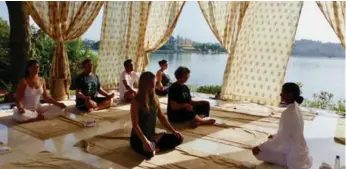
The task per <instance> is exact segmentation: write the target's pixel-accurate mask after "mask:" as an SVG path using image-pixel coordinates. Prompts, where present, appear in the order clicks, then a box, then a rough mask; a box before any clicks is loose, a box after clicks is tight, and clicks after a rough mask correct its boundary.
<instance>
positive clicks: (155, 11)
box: [135, 1, 185, 72]
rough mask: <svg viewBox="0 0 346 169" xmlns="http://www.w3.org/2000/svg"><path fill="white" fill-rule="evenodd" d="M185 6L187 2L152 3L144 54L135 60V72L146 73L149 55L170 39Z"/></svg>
mask: <svg viewBox="0 0 346 169" xmlns="http://www.w3.org/2000/svg"><path fill="white" fill-rule="evenodd" d="M184 4H185V1H166V2H162V1H161V2H160V1H153V2H152V4H151V7H150V12H149V16H148V18H147V19H148V21H147V26H146V32H145V39H144V53H141V54H142V55H138V56H137V57H136V58H135V71H138V72H142V71H144V70H145V69H146V66H147V65H148V64H149V58H148V57H149V56H148V55H149V53H150V52H153V51H155V50H157V49H159V48H160V47H161V46H162V45H164V44H165V43H166V42H167V41H168V40H169V39H170V37H171V34H172V32H173V30H174V28H175V26H176V24H177V21H178V18H179V15H180V13H181V11H182V9H183V6H184Z"/></svg>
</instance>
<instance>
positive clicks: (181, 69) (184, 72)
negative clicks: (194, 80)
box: [174, 66, 190, 80]
mask: <svg viewBox="0 0 346 169" xmlns="http://www.w3.org/2000/svg"><path fill="white" fill-rule="evenodd" d="M189 73H190V69H189V68H187V67H183V66H180V67H178V69H177V70H175V72H174V76H175V78H176V79H177V80H178V79H180V78H182V77H183V76H184V75H187V74H189Z"/></svg>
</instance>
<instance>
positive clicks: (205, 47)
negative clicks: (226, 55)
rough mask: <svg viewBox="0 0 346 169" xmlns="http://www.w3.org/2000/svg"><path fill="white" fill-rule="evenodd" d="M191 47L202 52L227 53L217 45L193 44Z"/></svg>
mask: <svg viewBox="0 0 346 169" xmlns="http://www.w3.org/2000/svg"><path fill="white" fill-rule="evenodd" d="M193 47H194V48H195V49H197V50H199V51H202V52H208V51H209V50H211V51H212V52H227V51H226V49H225V48H223V47H222V46H220V44H218V43H194V45H193Z"/></svg>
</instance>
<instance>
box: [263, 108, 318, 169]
mask: <svg viewBox="0 0 346 169" xmlns="http://www.w3.org/2000/svg"><path fill="white" fill-rule="evenodd" d="M259 148H260V150H261V152H260V154H258V159H259V160H263V161H268V162H274V163H275V162H277V161H280V162H279V163H281V164H279V165H284V166H287V167H288V168H289V169H308V168H311V163H312V162H311V158H310V157H309V148H308V147H307V144H306V141H305V138H304V120H303V116H302V114H301V110H300V108H299V105H298V104H297V103H292V104H289V105H288V106H287V109H286V110H285V111H283V112H282V115H281V118H280V124H279V130H278V132H277V134H275V135H274V137H273V139H271V140H268V141H266V142H265V143H263V144H261V145H260V146H259ZM275 158H276V159H275ZM278 159H279V160H278ZM280 159H282V160H280Z"/></svg>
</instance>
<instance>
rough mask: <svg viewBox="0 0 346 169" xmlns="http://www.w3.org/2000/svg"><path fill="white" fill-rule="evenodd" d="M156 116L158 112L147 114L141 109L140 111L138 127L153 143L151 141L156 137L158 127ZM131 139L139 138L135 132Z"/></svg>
mask: <svg viewBox="0 0 346 169" xmlns="http://www.w3.org/2000/svg"><path fill="white" fill-rule="evenodd" d="M156 114H157V110H154V109H152V110H150V112H149V113H148V112H145V111H144V110H142V109H141V108H139V109H138V125H139V128H140V129H141V130H142V132H143V134H144V136H145V137H146V138H147V139H148V140H150V141H152V140H151V139H152V138H153V137H154V136H155V126H156ZM131 137H137V138H139V137H138V136H137V134H136V132H135V131H134V130H132V132H131Z"/></svg>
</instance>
